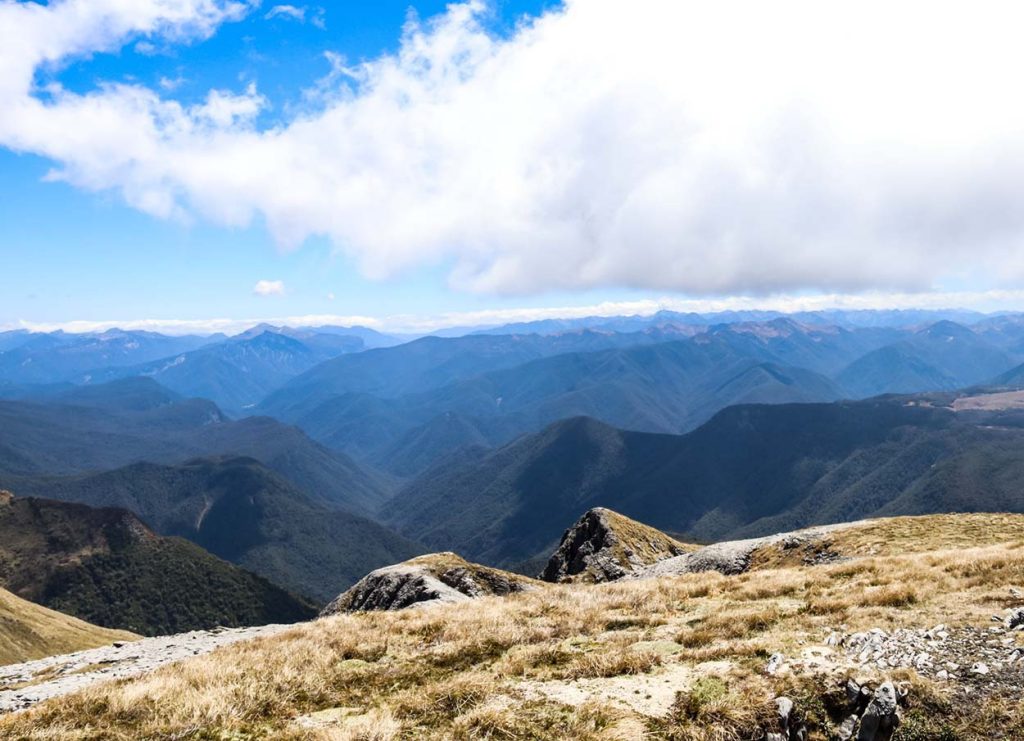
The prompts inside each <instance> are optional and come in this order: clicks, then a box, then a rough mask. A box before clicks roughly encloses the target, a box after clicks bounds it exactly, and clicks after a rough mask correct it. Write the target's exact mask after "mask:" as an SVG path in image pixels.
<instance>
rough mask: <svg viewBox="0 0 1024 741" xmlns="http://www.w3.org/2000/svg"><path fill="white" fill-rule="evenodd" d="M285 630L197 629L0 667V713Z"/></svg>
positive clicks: (274, 627) (282, 627)
mask: <svg viewBox="0 0 1024 741" xmlns="http://www.w3.org/2000/svg"><path fill="white" fill-rule="evenodd" d="M291 627H294V626H291V625H262V626H258V627H254V628H215V629H213V630H197V631H193V632H191V633H180V634H178V635H172V636H159V637H156V638H143V639H141V640H138V641H130V642H126V643H120V642H119V643H115V644H113V645H111V646H104V647H102V648H93V649H89V650H88V651H79V652H77V653H73V654H65V655H63V656H50V657H47V658H45V659H37V660H36V661H27V662H25V663H22V664H10V665H8V666H0V713H9V712H12V711H16V710H24V709H25V708H29V707H32V706H33V705H35V704H36V703H39V702H42V701H44V700H49V699H52V698H54V697H61V696H63V695H67V694H70V693H72V692H78V691H79V690H82V689H85V688H86V687H89V686H91V685H93V684H96V683H98V682H106V681H110V680H114V679H125V678H128V677H136V676H139V675H141V674H146V673H147V672H151V671H153V670H154V669H157V668H158V667H161V666H165V665H166V664H171V663H174V662H176V661H182V660H183V659H189V658H192V657H193V656H199V655H201V654H206V653H210V652H211V651H213V650H214V649H217V648H220V647H221V646H229V645H231V644H232V643H238V642H239V641H247V640H251V639H253V638H261V637H264V636H271V635H275V634H277V633H281V632H283V631H285V630H288V629H289V628H291Z"/></svg>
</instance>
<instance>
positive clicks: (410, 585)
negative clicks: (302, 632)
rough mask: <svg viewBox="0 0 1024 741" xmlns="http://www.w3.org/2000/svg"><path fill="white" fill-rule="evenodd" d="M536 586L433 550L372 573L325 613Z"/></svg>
mask: <svg viewBox="0 0 1024 741" xmlns="http://www.w3.org/2000/svg"><path fill="white" fill-rule="evenodd" d="M535 584H536V582H533V580H532V579H528V578H526V577H524V576H519V575H518V574H512V573H509V572H506V571H501V570H499V569H492V568H488V567H487V566H480V565H479V564H474V563H469V562H468V561H465V560H464V559H462V558H460V557H459V556H456V555H455V554H454V553H434V554H430V555H427V556H420V557H418V558H414V559H412V560H410V561H405V562H403V563H399V564H395V565H393V566H385V567H384V568H381V569H377V570H376V571H371V572H370V573H369V574H367V575H366V576H364V577H363V578H362V579H360V580H359V582H358V583H356V584H355V585H354V586H353V587H352V588H350V589H349V590H348V591H346V592H343V593H342V594H340V595H339V596H338V597H337V598H336V599H334V601H332V602H331V603H330V604H329V605H327V607H325V608H324V610H323V612H322V613H321V615H322V616H323V615H333V614H335V613H338V612H358V611H363V610H401V609H403V608H405V607H413V606H420V605H434V604H446V603H451V602H463V601H466V600H470V599H474V598H477V597H486V596H491V595H493V596H504V595H507V594H512V593H515V592H522V591H525V590H527V589H530V588H532V586H533V585H535Z"/></svg>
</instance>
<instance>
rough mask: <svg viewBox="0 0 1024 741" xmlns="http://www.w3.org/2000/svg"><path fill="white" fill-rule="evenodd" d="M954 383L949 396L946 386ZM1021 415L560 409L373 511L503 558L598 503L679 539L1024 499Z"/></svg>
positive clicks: (905, 404)
mask: <svg viewBox="0 0 1024 741" xmlns="http://www.w3.org/2000/svg"><path fill="white" fill-rule="evenodd" d="M950 398H951V397H950ZM1022 475H1024V415H1021V414H1020V413H1019V412H1012V411H1006V412H1001V411H990V412H971V413H961V412H957V411H954V409H953V408H952V407H951V406H950V405H949V398H943V397H883V398H880V399H874V400H868V401H862V402H837V403H831V404H782V405H744V406H733V407H730V408H728V409H725V410H723V411H721V412H719V413H718V414H717V415H715V417H713V418H712V419H711V420H710V421H708V422H707V423H706V424H704V425H702V426H701V427H699V428H698V429H696V430H694V431H693V432H691V433H688V434H686V435H659V434H650V433H641V432H630V431H624V430H620V429H616V428H613V427H610V426H608V425H606V424H604V423H602V422H599V421H597V420H594V419H589V418H575V419H570V420H564V421H561V422H558V423H555V424H554V425H551V426H550V427H548V428H546V429H545V430H543V431H542V432H540V433H538V434H534V435H527V436H524V437H521V438H519V439H517V440H515V441H513V442H511V443H509V444H508V445H506V446H504V447H501V448H499V449H497V450H495V451H478V452H477V453H476V455H474V456H468V457H467V458H466V459H464V460H454V461H444V462H442V463H441V464H439V465H437V466H435V467H434V468H432V469H430V470H428V471H426V472H425V473H423V474H421V475H420V476H419V477H417V478H416V479H415V480H413V481H412V482H411V483H409V484H408V486H407V487H406V488H405V489H404V490H402V491H401V492H400V493H399V494H398V495H397V496H396V497H395V499H394V500H393V501H392V502H390V503H389V504H388V505H387V506H386V507H385V508H384V509H383V510H382V511H383V512H386V513H387V515H386V516H385V521H386V522H387V523H388V524H390V525H392V526H394V527H395V528H396V529H398V530H399V532H406V533H412V532H415V533H416V536H417V539H418V540H419V541H420V542H422V543H423V544H425V545H426V546H428V547H429V548H431V549H436V550H442V549H443V550H455V551H457V552H459V553H460V554H463V555H464V556H465V557H466V558H469V559H471V560H474V561H480V562H482V563H485V564H492V565H498V566H505V567H509V566H513V565H515V564H517V563H520V562H523V561H528V560H531V559H534V558H536V557H537V556H538V555H540V554H543V553H547V552H550V550H551V549H552V547H553V544H556V543H557V540H558V537H559V535H560V534H561V531H560V527H561V525H560V523H563V522H565V521H566V520H571V519H572V517H573V516H574V513H578V512H580V511H583V510H586V509H590V508H592V507H607V508H611V509H614V510H616V511H619V512H622V513H623V514H625V515H627V516H629V517H634V518H636V519H638V520H641V521H643V522H647V523H650V524H652V525H654V526H656V527H658V528H660V529H662V530H664V531H667V532H670V533H674V534H677V535H678V536H679V537H680V538H681V539H682V540H684V541H686V542H702V541H708V540H719V539H724V538H737V537H747V536H755V535H761V534H766V533H772V532H780V531H784V530H790V529H794V528H798V527H803V526H807V525H812V524H819V523H829V522H839V521H845V520H851V519H859V518H864V517H871V516H882V515H897V514H923V513H930V512H956V511H1009V512H1024V496H1022V494H1021V490H1020V488H1019V486H1018V482H1019V481H1020V480H1021V476H1022Z"/></svg>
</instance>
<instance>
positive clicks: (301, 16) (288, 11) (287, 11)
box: [263, 5, 306, 23]
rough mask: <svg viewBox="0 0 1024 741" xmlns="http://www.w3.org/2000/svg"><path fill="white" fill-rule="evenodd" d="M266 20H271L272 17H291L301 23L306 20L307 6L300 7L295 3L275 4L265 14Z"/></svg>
mask: <svg viewBox="0 0 1024 741" xmlns="http://www.w3.org/2000/svg"><path fill="white" fill-rule="evenodd" d="M263 18H264V20H268V21H269V20H271V19H272V18H291V19H292V20H294V21H299V22H300V23H305V22H306V8H305V7H302V8H298V7H296V6H294V5H275V6H274V7H273V8H271V9H270V10H269V11H267V14H266V15H265V16H263Z"/></svg>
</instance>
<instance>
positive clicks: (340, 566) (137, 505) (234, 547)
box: [21, 456, 423, 601]
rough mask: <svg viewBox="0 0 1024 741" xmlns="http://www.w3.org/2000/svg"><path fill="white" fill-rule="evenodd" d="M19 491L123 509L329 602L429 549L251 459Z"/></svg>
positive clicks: (136, 470) (68, 480) (134, 470)
mask: <svg viewBox="0 0 1024 741" xmlns="http://www.w3.org/2000/svg"><path fill="white" fill-rule="evenodd" d="M21 493H28V494H33V495H36V496H44V497H50V498H53V499H60V500H64V501H72V502H80V503H84V504H88V505H91V506H98V507H119V508H123V509H126V510H129V511H131V512H134V513H135V514H137V515H138V516H139V517H141V518H142V519H143V520H144V521H145V522H146V523H148V524H149V525H150V526H152V527H153V528H154V529H155V530H156V531H157V532H159V533H161V534H163V535H175V536H181V537H183V538H188V539H189V540H191V541H193V542H194V543H196V544H198V545H200V546H202V547H203V548H204V549H205V550H207V551H209V552H210V553H213V554H214V555H216V556H219V557H220V558H223V559H225V560H227V561H230V562H232V563H235V564H238V565H239V566H242V567H244V568H246V569H249V570H250V571H253V572H255V573H257V574H260V575H261V576H263V577H265V578H267V579H270V580H271V581H272V582H274V583H275V584H280V585H283V586H285V587H287V588H288V589H290V590H293V591H295V592H298V593H300V594H304V595H309V596H310V597H313V598H315V599H318V600H322V601H327V600H329V599H331V598H333V597H334V596H335V595H337V594H338V592H339V591H341V590H342V589H345V588H347V587H349V586H350V585H351V584H353V583H354V582H355V581H356V580H357V579H359V578H360V577H362V576H363V575H364V574H365V573H366V572H367V571H370V570H371V569H375V568H377V567H379V566H384V565H387V564H391V563H395V562H396V561H401V560H404V559H406V558H409V557H411V556H415V555H417V554H419V553H422V552H423V548H421V547H420V546H417V545H416V544H415V543H413V542H411V541H410V540H408V539H406V538H403V537H402V536H400V535H398V534H396V533H394V532H393V531H391V530H388V529H387V528H385V527H383V526H381V525H379V524H377V523H376V522H373V521H372V520H369V519H367V518H365V517H361V516H359V515H355V514H351V513H349V512H345V511H342V510H338V509H335V508H331V507H329V506H327V505H326V504H325V503H324V502H323V501H321V500H318V499H314V498H312V497H310V496H308V495H306V494H305V493H304V492H302V491H300V490H299V489H298V488H296V487H295V486H293V485H292V484H291V483H289V482H288V481H286V480H285V479H284V478H282V477H280V476H278V475H277V474H275V473H274V472H273V471H271V470H269V469H268V468H267V467H265V466H264V465H262V464H261V463H259V462H258V461H256V460H254V459H252V458H241V457H233V456H227V457H223V458H215V459H211V458H202V459H195V460H192V461H188V462H186V463H183V464H180V465H173V466H170V465H161V464H156V463H136V464H133V465H130V466H126V467H124V468H119V469H115V470H113V471H106V472H103V473H98V474H85V475H80V476H70V477H56V478H53V477H41V478H35V479H30V480H25V481H23V483H22V489H21Z"/></svg>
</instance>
